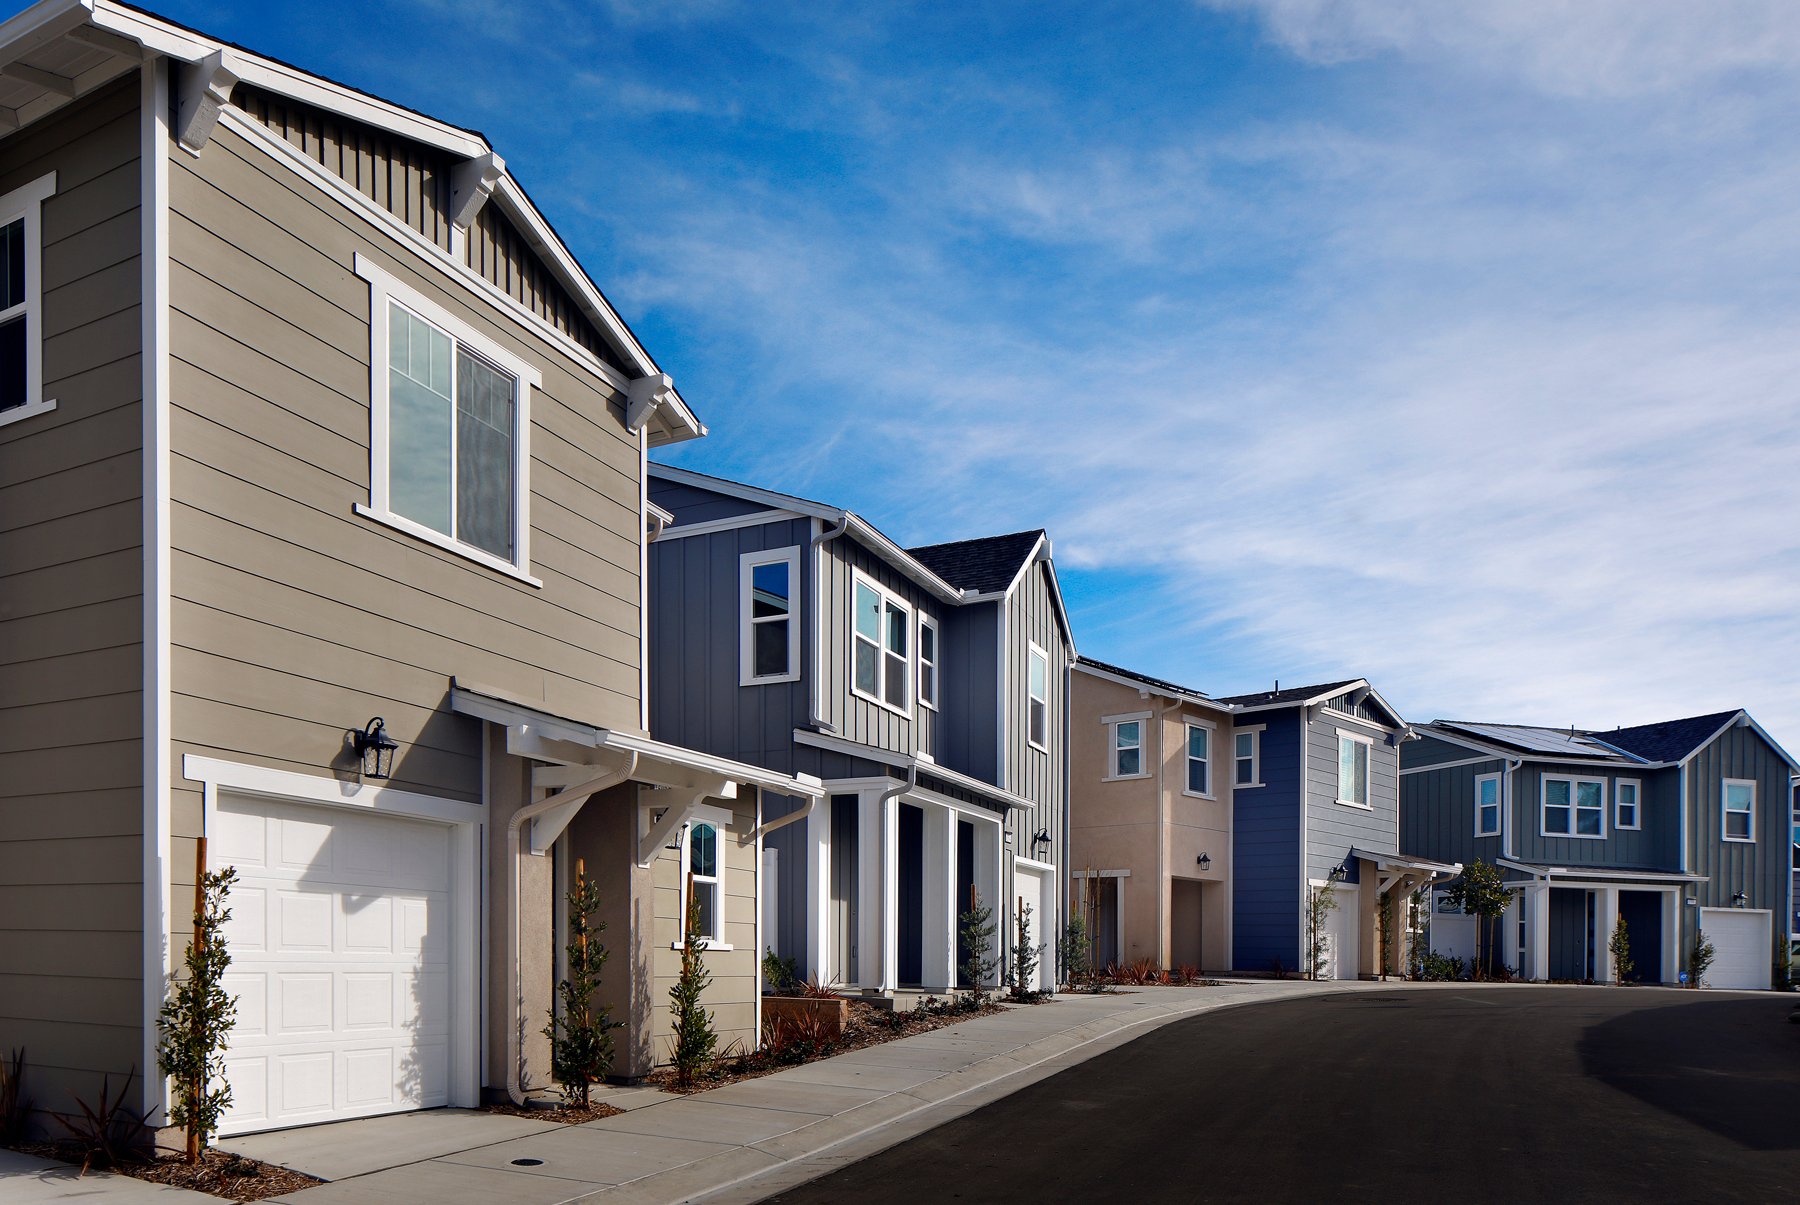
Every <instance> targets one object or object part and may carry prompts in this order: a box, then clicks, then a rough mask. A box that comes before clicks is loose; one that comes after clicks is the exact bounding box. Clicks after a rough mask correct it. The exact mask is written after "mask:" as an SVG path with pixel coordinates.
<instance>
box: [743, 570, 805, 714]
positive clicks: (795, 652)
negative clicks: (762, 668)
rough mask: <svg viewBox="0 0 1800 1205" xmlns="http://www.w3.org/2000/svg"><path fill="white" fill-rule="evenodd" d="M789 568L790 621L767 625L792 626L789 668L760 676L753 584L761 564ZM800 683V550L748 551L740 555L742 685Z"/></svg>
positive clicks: (790, 629)
mask: <svg viewBox="0 0 1800 1205" xmlns="http://www.w3.org/2000/svg"><path fill="white" fill-rule="evenodd" d="M782 563H786V565H787V567H788V613H787V618H786V620H776V619H775V618H773V617H770V618H768V619H765V620H764V621H763V622H764V623H778V622H785V623H786V624H787V625H788V665H787V669H786V670H785V671H784V672H782V673H779V674H764V675H763V676H762V677H760V678H759V677H757V676H756V641H755V639H754V638H753V637H754V632H753V631H752V629H753V628H754V627H755V626H756V620H755V619H754V618H753V614H752V609H751V606H750V593H751V584H752V582H753V581H754V580H755V571H756V569H757V567H758V566H759V565H779V564H782ZM799 680H800V548H799V546H798V545H795V546H794V547H792V548H771V549H766V550H764V551H762V552H746V553H742V554H740V555H739V556H738V685H739V686H768V685H771V684H773V683H777V682H798V681H799Z"/></svg>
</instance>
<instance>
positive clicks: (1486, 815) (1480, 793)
mask: <svg viewBox="0 0 1800 1205" xmlns="http://www.w3.org/2000/svg"><path fill="white" fill-rule="evenodd" d="M1475 835H1476V836H1477V837H1497V836H1499V835H1500V776H1499V775H1498V774H1483V775H1481V776H1479V777H1478V778H1476V779H1475Z"/></svg>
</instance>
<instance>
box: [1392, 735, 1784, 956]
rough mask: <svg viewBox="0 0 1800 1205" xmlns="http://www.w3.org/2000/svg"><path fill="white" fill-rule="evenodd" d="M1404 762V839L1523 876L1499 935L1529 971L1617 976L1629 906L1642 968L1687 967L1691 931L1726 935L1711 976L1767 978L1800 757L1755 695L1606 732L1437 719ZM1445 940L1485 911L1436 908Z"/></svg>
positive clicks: (1779, 948) (1779, 941)
mask: <svg viewBox="0 0 1800 1205" xmlns="http://www.w3.org/2000/svg"><path fill="white" fill-rule="evenodd" d="M1418 731H1419V733H1420V737H1421V739H1420V740H1418V741H1414V742H1410V743H1408V744H1407V745H1406V746H1405V749H1404V753H1403V757H1402V769H1401V791H1400V795H1401V839H1402V841H1403V843H1405V844H1406V846H1407V847H1408V848H1409V849H1413V850H1417V851H1419V852H1421V853H1423V854H1425V855H1426V856H1429V857H1433V858H1438V859H1442V860H1444V861H1452V860H1454V861H1459V862H1469V861H1473V860H1474V859H1476V858H1480V859H1482V860H1484V861H1487V862H1489V863H1492V864H1496V865H1498V866H1500V867H1502V868H1503V869H1504V870H1505V871H1506V873H1507V877H1508V878H1509V879H1510V880H1511V881H1513V882H1514V883H1516V884H1517V885H1518V886H1519V887H1520V888H1522V889H1523V890H1522V892H1521V894H1520V896H1519V898H1518V899H1517V900H1516V901H1515V902H1514V904H1513V906H1512V908H1511V910H1510V911H1509V913H1508V915H1507V918H1506V922H1505V924H1504V925H1503V926H1502V936H1501V939H1500V941H1501V946H1500V949H1499V951H1498V954H1499V956H1500V957H1502V958H1504V959H1505V960H1506V962H1507V964H1508V965H1509V966H1512V967H1514V968H1515V969H1516V970H1517V971H1518V973H1519V974H1520V975H1522V976H1524V977H1525V978H1528V979H1577V980H1587V979H1591V980H1597V981H1602V982H1604V981H1608V980H1611V979H1613V978H1615V977H1616V976H1615V972H1614V968H1613V965H1612V962H1613V960H1612V956H1611V954H1610V953H1609V950H1608V939H1609V937H1610V936H1611V934H1612V931H1613V928H1614V925H1615V923H1616V921H1617V919H1618V918H1620V917H1623V918H1624V919H1625V923H1626V930H1627V933H1628V934H1629V937H1630V942H1631V958H1632V961H1633V962H1634V963H1635V969H1634V972H1633V974H1632V976H1631V977H1632V978H1635V979H1639V980H1643V981H1647V982H1652V983H1655V982H1674V981H1676V980H1677V979H1678V978H1679V975H1680V972H1681V971H1682V970H1683V969H1684V968H1685V967H1686V965H1687V957H1688V950H1689V947H1690V945H1691V943H1692V941H1693V935H1694V930H1695V929H1696V928H1700V929H1703V930H1705V932H1706V935H1707V938H1708V940H1709V941H1711V942H1712V943H1713V946H1714V947H1715V949H1716V950H1717V959H1716V961H1715V962H1714V963H1713V966H1712V969H1711V970H1710V971H1709V972H1708V973H1707V976H1706V982H1707V983H1708V984H1710V985H1712V986H1715V987H1748V988H1758V987H1762V988H1766V987H1768V986H1770V977H1771V970H1772V968H1773V966H1774V965H1775V964H1776V962H1777V961H1785V959H1786V956H1787V941H1788V935H1787V933H1786V932H1784V931H1783V930H1782V927H1781V924H1780V922H1779V921H1778V920H1777V918H1778V917H1782V916H1791V915H1792V911H1793V908H1792V899H1791V896H1792V892H1793V878H1792V861H1791V856H1790V849H1791V837H1792V834H1791V832H1790V828H1789V824H1790V820H1791V789H1790V776H1791V775H1792V774H1793V773H1794V771H1795V770H1796V769H1800V767H1796V765H1795V763H1794V760H1793V758H1792V757H1790V756H1789V755H1788V754H1787V753H1786V752H1785V751H1784V750H1783V749H1782V748H1781V746H1779V745H1777V744H1776V743H1775V741H1774V740H1773V739H1771V738H1770V736H1769V734H1768V733H1767V732H1765V731H1763V729H1762V727H1761V726H1760V725H1758V724H1757V723H1756V721H1755V720H1753V719H1751V718H1750V715H1749V713H1748V712H1744V711H1721V712H1714V713H1712V714H1709V715H1700V716H1691V717H1688V718H1686V719H1680V720H1669V721H1666V722H1663V723H1657V724H1644V725H1640V726H1637V727H1633V728H1617V729H1613V730H1612V731H1610V732H1595V731H1580V730H1575V729H1552V728H1539V727H1532V726H1529V725H1519V724H1478V723H1467V722H1462V721H1454V720H1439V721H1436V722H1435V723H1432V724H1428V725H1424V726H1421V727H1420V728H1419V729H1418ZM1432 943H1433V946H1434V947H1436V948H1437V949H1439V950H1440V951H1441V952H1450V953H1468V952H1471V951H1472V950H1473V946H1474V943H1475V934H1474V931H1473V922H1472V921H1469V920H1468V919H1467V918H1465V917H1462V916H1460V915H1458V914H1455V913H1447V912H1444V911H1441V910H1440V911H1438V912H1437V913H1436V914H1435V915H1434V916H1433V920H1432Z"/></svg>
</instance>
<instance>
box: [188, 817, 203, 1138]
mask: <svg viewBox="0 0 1800 1205" xmlns="http://www.w3.org/2000/svg"><path fill="white" fill-rule="evenodd" d="M205 914H206V838H205V837H201V838H200V839H199V840H197V841H195V842H194V944H195V945H196V946H199V947H200V949H201V950H202V951H204V950H205V949H206V946H205V942H206V931H205V929H203V928H202V927H201V918H202V917H204V916H205ZM205 1037H206V1034H205V1032H204V1029H203V1021H202V1018H201V1016H200V1014H199V1013H198V1012H196V1013H195V1015H194V1044H195V1047H196V1049H197V1048H199V1046H200V1044H201V1043H202V1042H203V1041H204V1040H205ZM204 1066H205V1064H204V1062H202V1068H203V1069H202V1070H201V1071H199V1072H198V1073H196V1075H195V1077H194V1081H193V1082H192V1083H191V1084H190V1085H189V1086H188V1091H189V1092H190V1093H191V1096H190V1097H189V1099H190V1100H191V1101H192V1102H193V1107H192V1110H191V1112H190V1116H189V1117H188V1127H187V1161H188V1162H189V1163H190V1164H192V1163H198V1162H200V1125H199V1119H198V1118H197V1117H195V1116H193V1115H192V1114H193V1113H198V1112H199V1111H200V1103H201V1098H202V1094H203V1093H204V1092H205V1091H206V1083H205V1078H206V1072H205V1070H204Z"/></svg>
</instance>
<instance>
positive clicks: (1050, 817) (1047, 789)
mask: <svg viewBox="0 0 1800 1205" xmlns="http://www.w3.org/2000/svg"><path fill="white" fill-rule="evenodd" d="M1006 643H1007V650H1006V678H1005V682H1006V700H1005V709H1006V724H1007V729H1006V735H1007V768H1006V780H1005V781H1004V782H1003V783H1001V785H1002V786H1004V787H1005V788H1006V789H1007V790H1009V791H1011V792H1013V794H1015V795H1023V796H1024V797H1025V798H1027V799H1029V800H1031V801H1032V802H1033V803H1034V804H1036V805H1037V807H1036V809H1035V810H1034V811H1031V812H1021V811H1017V810H1015V811H1013V813H1012V814H1011V816H1010V817H1009V818H1008V820H1007V828H1008V829H1009V830H1010V832H1011V833H1012V848H1013V852H1015V853H1025V852H1027V851H1029V850H1030V849H1031V848H1032V845H1031V838H1032V836H1033V834H1035V833H1037V832H1040V831H1045V832H1048V833H1049V834H1050V844H1049V845H1048V846H1045V845H1041V844H1040V845H1039V846H1038V847H1037V851H1038V852H1037V853H1036V855H1035V856H1036V857H1037V858H1038V859H1039V860H1040V861H1045V862H1050V863H1054V864H1056V865H1061V864H1062V862H1063V852H1064V851H1063V838H1062V830H1063V823H1062V815H1063V808H1064V806H1065V801H1066V800H1067V798H1068V769H1069V759H1068V752H1067V750H1068V736H1067V729H1068V716H1069V692H1068V681H1069V646H1068V641H1067V639H1066V638H1065V637H1064V635H1063V629H1062V623H1061V621H1060V620H1059V619H1058V618H1057V614H1056V602H1055V599H1054V597H1053V596H1052V594H1051V592H1050V568H1049V565H1048V563H1047V562H1044V561H1038V562H1036V563H1034V564H1033V565H1032V566H1031V567H1030V568H1029V569H1028V570H1026V572H1025V575H1024V577H1023V578H1022V579H1021V580H1020V582H1019V584H1018V586H1017V587H1016V588H1015V589H1014V590H1013V592H1012V593H1011V594H1010V595H1009V596H1008V597H1007V599H1006ZM1030 644H1035V645H1037V646H1038V647H1039V648H1040V649H1043V650H1044V655H1045V657H1046V658H1047V659H1048V660H1049V663H1050V673H1049V678H1048V683H1047V685H1048V688H1049V696H1050V697H1049V712H1050V714H1049V716H1048V717H1047V723H1046V724H1045V746H1046V747H1045V748H1043V749H1039V748H1037V747H1036V746H1034V745H1032V744H1031V743H1030V741H1029V740H1028V736H1029V728H1028V715H1029V711H1028V707H1027V700H1028V695H1027V685H1028V678H1027V674H1028V672H1029V667H1028V661H1027V651H1028V647H1029V645H1030Z"/></svg>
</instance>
